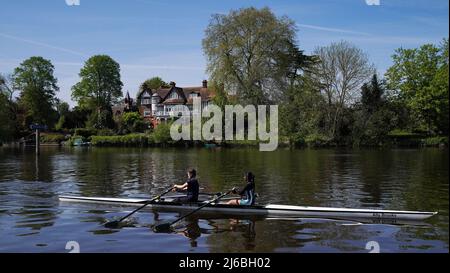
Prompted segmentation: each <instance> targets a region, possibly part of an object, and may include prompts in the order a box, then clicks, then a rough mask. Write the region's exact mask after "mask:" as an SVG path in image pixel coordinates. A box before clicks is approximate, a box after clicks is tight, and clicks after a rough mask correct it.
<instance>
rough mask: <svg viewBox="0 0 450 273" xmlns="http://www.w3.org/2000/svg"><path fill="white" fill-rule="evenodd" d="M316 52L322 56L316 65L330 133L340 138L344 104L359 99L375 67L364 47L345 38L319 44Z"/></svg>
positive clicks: (346, 104) (331, 135)
mask: <svg viewBox="0 0 450 273" xmlns="http://www.w3.org/2000/svg"><path fill="white" fill-rule="evenodd" d="M314 53H315V55H317V56H318V57H319V59H320V62H318V64H317V67H316V69H315V71H316V72H317V73H316V76H317V80H318V82H319V83H320V86H321V88H322V91H323V92H324V95H325V97H326V100H327V104H328V105H327V108H326V111H327V131H328V135H329V136H330V137H333V138H338V137H339V136H338V135H337V134H336V133H337V128H338V127H339V123H340V122H341V121H342V117H343V110H344V108H345V107H346V106H348V105H349V104H351V103H352V102H354V101H355V100H356V95H357V93H358V90H359V89H360V88H361V86H362V84H363V83H364V82H365V81H367V80H368V79H369V78H370V76H372V75H373V74H374V72H375V69H374V66H373V65H372V64H371V63H370V62H369V58H368V56H367V55H366V54H365V53H364V52H363V51H362V50H361V49H359V48H357V47H356V46H354V45H352V44H350V43H348V42H345V41H341V42H338V43H332V44H331V45H329V46H324V47H319V48H317V49H316V50H315V52H314Z"/></svg>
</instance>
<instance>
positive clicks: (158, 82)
mask: <svg viewBox="0 0 450 273" xmlns="http://www.w3.org/2000/svg"><path fill="white" fill-rule="evenodd" d="M160 87H162V88H166V87H169V85H168V84H167V83H166V82H165V81H163V80H162V79H161V78H160V77H153V78H150V79H147V80H145V81H144V82H143V83H142V84H141V86H140V87H139V92H144V91H147V92H150V93H151V90H152V89H153V90H154V89H158V88H160Z"/></svg>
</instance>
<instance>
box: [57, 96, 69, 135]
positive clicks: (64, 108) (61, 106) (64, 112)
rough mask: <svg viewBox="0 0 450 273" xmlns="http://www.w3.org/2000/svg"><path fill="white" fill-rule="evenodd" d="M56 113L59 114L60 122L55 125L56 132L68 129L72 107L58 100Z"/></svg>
mask: <svg viewBox="0 0 450 273" xmlns="http://www.w3.org/2000/svg"><path fill="white" fill-rule="evenodd" d="M56 111H57V112H58V122H57V123H56V124H55V129H56V130H61V129H63V128H68V127H69V126H68V125H69V124H68V123H69V122H68V121H69V118H70V106H69V104H68V103H67V102H63V101H60V100H57V103H56Z"/></svg>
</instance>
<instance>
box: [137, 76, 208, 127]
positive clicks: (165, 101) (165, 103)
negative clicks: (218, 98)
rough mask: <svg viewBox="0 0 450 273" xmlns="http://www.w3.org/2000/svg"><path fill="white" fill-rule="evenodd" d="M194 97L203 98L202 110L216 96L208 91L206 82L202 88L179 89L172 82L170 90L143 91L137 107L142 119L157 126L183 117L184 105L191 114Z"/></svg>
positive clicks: (139, 95) (138, 97) (139, 96)
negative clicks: (171, 119) (180, 116)
mask: <svg viewBox="0 0 450 273" xmlns="http://www.w3.org/2000/svg"><path fill="white" fill-rule="evenodd" d="M194 97H200V98H201V106H202V110H203V109H205V108H206V107H208V106H209V105H210V104H211V103H212V99H213V98H214V94H213V92H212V91H211V90H209V89H208V82H207V81H206V80H204V81H203V82H202V86H197V87H178V86H176V84H175V82H171V83H170V87H168V88H159V89H156V90H151V92H150V91H148V90H144V91H141V92H140V93H139V94H138V96H137V105H138V110H139V113H140V114H141V115H142V117H144V119H146V120H148V121H150V122H151V123H152V124H153V126H156V125H157V124H159V123H160V122H162V121H166V120H168V119H170V118H173V117H178V116H179V115H181V113H180V111H182V110H183V107H182V106H183V105H185V106H187V107H188V108H189V111H190V113H189V114H191V113H192V107H193V98H194ZM194 114H195V113H194Z"/></svg>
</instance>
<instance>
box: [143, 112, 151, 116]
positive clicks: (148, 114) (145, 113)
mask: <svg viewBox="0 0 450 273" xmlns="http://www.w3.org/2000/svg"><path fill="white" fill-rule="evenodd" d="M151 115H152V114H151V112H150V111H144V117H149V116H151Z"/></svg>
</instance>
